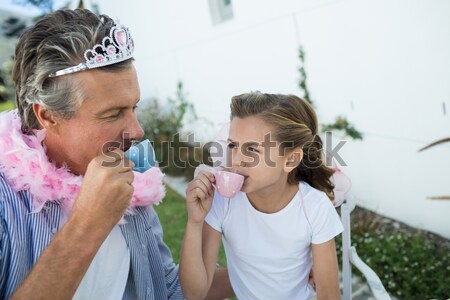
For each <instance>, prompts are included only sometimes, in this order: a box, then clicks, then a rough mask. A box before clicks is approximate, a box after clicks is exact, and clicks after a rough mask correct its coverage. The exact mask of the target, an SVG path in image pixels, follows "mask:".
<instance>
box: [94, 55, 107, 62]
mask: <svg viewBox="0 0 450 300" xmlns="http://www.w3.org/2000/svg"><path fill="white" fill-rule="evenodd" d="M104 61H105V58H104V57H103V55H101V54H99V55H97V56H96V57H95V62H96V63H102V62H104Z"/></svg>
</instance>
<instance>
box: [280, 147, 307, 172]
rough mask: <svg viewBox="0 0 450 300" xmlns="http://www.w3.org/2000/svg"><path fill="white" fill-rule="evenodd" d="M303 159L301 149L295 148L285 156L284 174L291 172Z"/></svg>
mask: <svg viewBox="0 0 450 300" xmlns="http://www.w3.org/2000/svg"><path fill="white" fill-rule="evenodd" d="M302 159H303V150H302V149H301V148H295V149H294V150H292V151H291V152H289V153H288V154H287V155H286V164H285V167H284V168H285V170H286V172H288V173H289V172H291V171H292V170H294V169H295V168H297V166H298V165H299V164H300V162H301V161H302Z"/></svg>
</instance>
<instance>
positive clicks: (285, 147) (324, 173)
mask: <svg viewBox="0 0 450 300" xmlns="http://www.w3.org/2000/svg"><path fill="white" fill-rule="evenodd" d="M230 107H231V118H234V117H238V118H245V117H247V116H258V117H260V118H261V119H262V120H264V121H265V122H266V123H267V124H269V125H271V126H273V128H274V134H275V139H276V140H277V141H278V142H280V145H281V146H280V147H281V149H280V150H282V151H283V152H281V153H287V151H289V150H293V149H295V148H298V147H301V148H302V150H303V159H302V161H301V163H300V164H299V165H298V166H297V168H296V169H295V170H293V171H291V173H289V175H288V182H289V183H290V184H297V183H298V182H299V181H306V182H307V183H308V184H309V185H311V186H312V187H314V188H316V189H318V190H321V191H323V192H325V193H326V194H327V195H328V197H329V198H330V199H334V194H333V188H334V185H333V183H332V182H331V181H330V177H331V176H332V175H333V173H334V170H333V169H332V168H329V167H327V166H326V165H325V163H324V160H323V158H324V155H323V146H322V140H321V138H320V136H319V135H318V123H317V116H316V113H315V112H314V110H313V108H312V107H311V105H309V104H308V102H306V101H304V100H302V99H300V98H299V97H297V96H294V95H274V94H263V93H260V92H253V93H247V94H242V95H238V96H234V97H233V98H232V100H231V105H230Z"/></svg>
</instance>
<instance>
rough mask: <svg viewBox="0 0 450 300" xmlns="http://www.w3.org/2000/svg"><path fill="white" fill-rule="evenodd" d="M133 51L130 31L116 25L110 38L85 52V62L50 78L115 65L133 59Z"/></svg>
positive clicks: (110, 33)
mask: <svg viewBox="0 0 450 300" xmlns="http://www.w3.org/2000/svg"><path fill="white" fill-rule="evenodd" d="M133 51H134V43H133V39H132V38H131V35H130V31H129V30H128V28H126V27H125V26H123V25H121V24H116V25H114V26H113V27H112V28H111V31H110V32H109V36H106V37H104V38H103V41H102V43H101V44H97V45H95V46H94V47H92V48H91V49H88V50H86V51H85V52H84V58H85V60H86V61H85V62H82V63H80V64H79V65H76V66H73V67H69V68H65V69H62V70H59V71H56V72H54V73H51V74H50V75H49V77H57V76H62V75H67V74H71V73H75V72H80V71H85V70H87V69H95V68H100V67H103V66H107V65H113V64H116V63H119V62H121V61H124V60H127V59H129V58H132V57H133Z"/></svg>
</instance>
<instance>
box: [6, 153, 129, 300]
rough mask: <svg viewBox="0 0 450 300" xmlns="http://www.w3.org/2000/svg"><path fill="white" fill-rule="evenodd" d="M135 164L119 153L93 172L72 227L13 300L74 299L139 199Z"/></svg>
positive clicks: (96, 162)
mask: <svg viewBox="0 0 450 300" xmlns="http://www.w3.org/2000/svg"><path fill="white" fill-rule="evenodd" d="M132 168H133V163H132V162H130V161H127V160H126V158H124V157H123V152H122V151H121V150H119V149H116V150H114V151H112V152H109V153H106V154H103V155H100V156H98V157H96V158H94V159H93V160H92V161H91V162H90V163H89V166H88V168H87V171H86V174H85V177H84V180H83V183H82V185H81V188H80V192H79V194H78V197H77V199H76V200H75V203H74V207H73V209H72V212H71V214H70V217H69V219H68V220H67V223H66V224H65V225H64V226H63V228H62V229H61V230H60V231H59V232H58V233H57V234H56V236H55V237H54V239H53V241H52V242H51V243H50V245H49V246H48V247H47V248H46V249H45V250H44V252H43V253H42V255H41V256H40V258H39V260H38V261H37V263H36V264H35V266H34V267H33V269H32V270H31V272H30V274H29V275H28V276H27V278H26V279H25V281H24V282H23V283H22V285H21V286H20V287H19V289H18V290H17V291H16V293H15V294H14V295H13V297H12V299H14V300H16V299H27V300H30V299H70V298H72V296H73V295H74V293H75V291H76V289H77V287H78V285H79V284H80V281H81V279H82V278H83V276H84V274H85V273H86V271H87V269H88V268H89V265H90V264H91V262H92V260H93V259H94V256H95V254H96V253H97V251H98V249H99V248H100V246H101V244H102V243H103V241H104V240H105V239H106V237H107V236H108V234H109V233H110V232H111V229H112V228H113V227H114V226H115V225H116V224H117V223H118V222H119V220H120V218H121V217H122V216H123V214H124V212H125V210H126V209H127V207H128V205H129V204H130V201H131V197H132V195H133V186H132V185H131V184H132V182H133V179H134V175H133V172H132Z"/></svg>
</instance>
